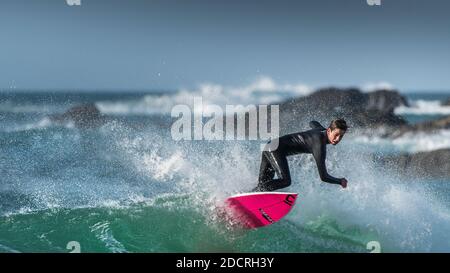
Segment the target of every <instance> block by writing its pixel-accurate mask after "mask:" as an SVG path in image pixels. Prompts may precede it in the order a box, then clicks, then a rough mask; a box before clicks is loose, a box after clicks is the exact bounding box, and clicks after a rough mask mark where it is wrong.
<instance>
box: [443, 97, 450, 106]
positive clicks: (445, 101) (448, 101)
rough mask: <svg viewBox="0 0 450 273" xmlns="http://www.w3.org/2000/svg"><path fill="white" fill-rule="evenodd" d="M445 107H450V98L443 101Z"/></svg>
mask: <svg viewBox="0 0 450 273" xmlns="http://www.w3.org/2000/svg"><path fill="white" fill-rule="evenodd" d="M442 105H443V106H450V98H447V99H446V100H444V101H442Z"/></svg>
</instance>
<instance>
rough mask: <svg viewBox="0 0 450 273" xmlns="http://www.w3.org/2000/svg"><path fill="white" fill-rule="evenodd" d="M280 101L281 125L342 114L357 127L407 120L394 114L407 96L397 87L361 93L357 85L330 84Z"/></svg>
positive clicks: (304, 123)
mask: <svg viewBox="0 0 450 273" xmlns="http://www.w3.org/2000/svg"><path fill="white" fill-rule="evenodd" d="M279 105H280V125H281V127H282V128H289V130H291V129H292V130H298V129H304V128H307V127H308V123H309V121H310V120H312V119H315V120H319V121H326V122H329V121H330V120H332V119H334V118H344V119H345V120H346V121H347V122H348V124H349V125H350V127H359V128H368V127H380V126H388V127H389V126H390V127H398V126H401V125H405V124H406V121H405V120H404V119H403V118H402V117H400V116H397V115H395V114H394V109H395V108H396V107H397V106H400V105H407V101H406V99H405V98H404V97H403V96H401V95H400V94H399V93H398V92H397V91H388V90H378V91H375V92H371V93H363V92H361V91H360V90H359V89H357V88H347V89H339V88H334V87H331V88H324V89H319V90H318V91H316V92H314V93H312V94H311V95H309V96H305V97H300V98H294V99H290V100H288V101H285V102H282V103H280V104H279ZM323 125H324V126H326V125H328V124H323Z"/></svg>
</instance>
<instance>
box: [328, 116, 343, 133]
mask: <svg viewBox="0 0 450 273" xmlns="http://www.w3.org/2000/svg"><path fill="white" fill-rule="evenodd" d="M328 128H330V129H331V131H333V130H334V129H336V128H337V129H341V130H342V131H347V129H348V126H347V122H345V120H344V119H341V118H338V119H335V120H332V121H331V123H330V126H329V127H328Z"/></svg>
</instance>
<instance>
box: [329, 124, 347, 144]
mask: <svg viewBox="0 0 450 273" xmlns="http://www.w3.org/2000/svg"><path fill="white" fill-rule="evenodd" d="M344 135H345V131H344V130H341V129H339V128H336V129H334V130H331V129H330V128H328V129H327V137H328V142H330V143H331V144H333V145H336V144H338V143H339V142H340V141H341V140H342V138H343V137H344Z"/></svg>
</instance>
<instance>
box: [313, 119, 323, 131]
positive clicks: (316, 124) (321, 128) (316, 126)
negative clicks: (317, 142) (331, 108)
mask: <svg viewBox="0 0 450 273" xmlns="http://www.w3.org/2000/svg"><path fill="white" fill-rule="evenodd" d="M309 127H311V129H319V130H326V129H325V128H324V127H323V126H322V124H320V123H319V122H318V121H315V120H313V121H310V122H309Z"/></svg>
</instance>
